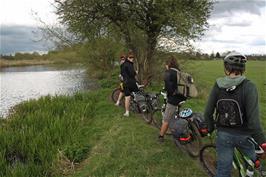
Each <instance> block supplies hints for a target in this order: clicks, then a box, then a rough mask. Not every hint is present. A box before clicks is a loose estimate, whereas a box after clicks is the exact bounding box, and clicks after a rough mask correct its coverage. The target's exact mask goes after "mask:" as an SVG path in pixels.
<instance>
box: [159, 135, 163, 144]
mask: <svg viewBox="0 0 266 177" xmlns="http://www.w3.org/2000/svg"><path fill="white" fill-rule="evenodd" d="M158 142H159V143H163V142H164V137H163V136H161V135H159V136H158Z"/></svg>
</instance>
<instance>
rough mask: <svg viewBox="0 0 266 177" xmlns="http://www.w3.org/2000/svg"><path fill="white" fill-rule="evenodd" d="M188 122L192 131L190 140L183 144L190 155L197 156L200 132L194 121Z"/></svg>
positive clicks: (199, 147) (200, 141)
mask: <svg viewBox="0 0 266 177" xmlns="http://www.w3.org/2000/svg"><path fill="white" fill-rule="evenodd" d="M189 124H190V129H191V131H192V141H191V142H190V143H188V144H186V145H184V146H185V148H186V150H187V152H188V154H189V155H190V156H191V157H198V156H199V153H200V149H201V146H202V140H201V139H202V138H201V134H200V132H199V130H198V128H197V126H196V124H195V123H194V122H190V123H189Z"/></svg>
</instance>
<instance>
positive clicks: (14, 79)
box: [0, 66, 94, 117]
mask: <svg viewBox="0 0 266 177" xmlns="http://www.w3.org/2000/svg"><path fill="white" fill-rule="evenodd" d="M0 78H1V95H0V116H3V117H5V116H6V115H7V113H8V110H9V109H10V108H11V107H12V106H14V105H16V104H18V103H20V102H22V101H25V100H29V99H36V98H39V97H41V96H44V95H48V94H49V95H62V94H63V95H68V94H73V93H74V92H76V91H80V90H85V89H89V88H92V87H93V85H94V83H93V82H92V81H90V80H89V79H87V74H86V70H85V69H84V68H81V67H72V68H69V67H68V68H64V67H63V68H59V69H57V68H56V67H54V66H50V67H44V66H30V67H10V68H5V69H2V70H1V71H0Z"/></svg>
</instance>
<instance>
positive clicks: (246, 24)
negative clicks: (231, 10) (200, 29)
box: [223, 20, 252, 27]
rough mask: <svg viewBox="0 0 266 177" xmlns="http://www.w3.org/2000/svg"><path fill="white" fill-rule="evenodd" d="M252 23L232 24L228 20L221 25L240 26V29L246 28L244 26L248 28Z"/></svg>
mask: <svg viewBox="0 0 266 177" xmlns="http://www.w3.org/2000/svg"><path fill="white" fill-rule="evenodd" d="M251 23H252V21H240V22H233V21H230V20H228V21H227V22H225V23H224V24H223V25H226V26H240V27H246V26H250V25H251Z"/></svg>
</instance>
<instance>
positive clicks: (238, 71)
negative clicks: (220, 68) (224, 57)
mask: <svg viewBox="0 0 266 177" xmlns="http://www.w3.org/2000/svg"><path fill="white" fill-rule="evenodd" d="M224 68H225V70H226V71H228V72H229V74H231V73H234V74H235V75H242V74H243V73H244V72H245V65H237V64H234V65H232V64H229V63H227V62H224Z"/></svg>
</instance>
